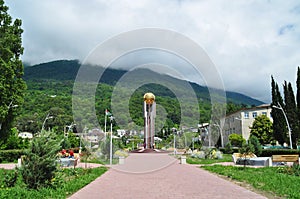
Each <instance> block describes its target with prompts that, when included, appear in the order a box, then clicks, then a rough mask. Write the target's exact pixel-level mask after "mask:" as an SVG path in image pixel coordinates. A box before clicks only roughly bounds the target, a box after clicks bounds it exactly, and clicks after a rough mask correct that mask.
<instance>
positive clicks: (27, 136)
mask: <svg viewBox="0 0 300 199" xmlns="http://www.w3.org/2000/svg"><path fill="white" fill-rule="evenodd" d="M18 136H19V137H21V138H22V139H26V138H28V139H32V138H33V135H32V133H29V132H22V133H19V135H18Z"/></svg>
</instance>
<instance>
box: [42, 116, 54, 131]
mask: <svg viewBox="0 0 300 199" xmlns="http://www.w3.org/2000/svg"><path fill="white" fill-rule="evenodd" d="M52 118H54V117H53V116H50V113H48V114H47V116H46V118H45V120H44V122H43V125H42V131H43V130H44V128H45V124H46V121H47V120H48V119H52Z"/></svg>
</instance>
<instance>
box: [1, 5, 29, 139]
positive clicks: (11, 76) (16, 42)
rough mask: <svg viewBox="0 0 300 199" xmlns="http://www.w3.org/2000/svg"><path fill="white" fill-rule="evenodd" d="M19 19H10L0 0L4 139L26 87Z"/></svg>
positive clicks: (5, 7)
mask: <svg viewBox="0 0 300 199" xmlns="http://www.w3.org/2000/svg"><path fill="white" fill-rule="evenodd" d="M21 24H22V22H21V20H20V19H16V20H14V21H13V20H12V17H11V16H10V15H9V14H8V7H7V6H6V5H4V1H3V0H0V93H1V95H0V125H1V128H0V139H1V140H6V139H7V138H8V136H9V132H10V129H11V126H12V121H13V119H14V117H15V115H16V114H15V110H16V108H14V106H15V105H21V104H22V102H23V96H24V90H25V89H26V85H25V82H24V81H23V79H22V76H23V72H24V69H23V64H22V61H21V60H20V56H21V55H22V54H23V47H22V38H21V35H22V33H23V30H22V29H21Z"/></svg>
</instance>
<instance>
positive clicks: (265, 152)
mask: <svg viewBox="0 0 300 199" xmlns="http://www.w3.org/2000/svg"><path fill="white" fill-rule="evenodd" d="M290 154H299V155H300V150H297V149H263V150H262V154H261V155H260V156H262V157H270V156H272V155H290Z"/></svg>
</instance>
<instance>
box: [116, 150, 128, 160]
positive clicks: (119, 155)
mask: <svg viewBox="0 0 300 199" xmlns="http://www.w3.org/2000/svg"><path fill="white" fill-rule="evenodd" d="M127 156H128V153H127V152H125V151H122V150H117V151H116V152H115V154H114V157H116V158H118V157H127Z"/></svg>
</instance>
